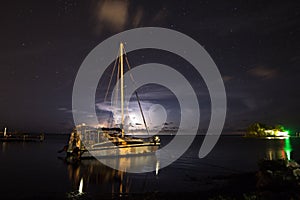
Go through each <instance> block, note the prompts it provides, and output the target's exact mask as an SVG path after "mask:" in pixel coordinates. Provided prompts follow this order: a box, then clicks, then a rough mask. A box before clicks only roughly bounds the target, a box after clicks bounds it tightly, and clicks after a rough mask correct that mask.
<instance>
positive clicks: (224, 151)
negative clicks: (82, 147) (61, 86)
mask: <svg viewBox="0 0 300 200" xmlns="http://www.w3.org/2000/svg"><path fill="white" fill-rule="evenodd" d="M161 139H162V144H165V143H167V141H169V140H170V139H171V137H169V136H162V137H161ZM202 140H203V137H202V136H198V137H197V138H196V139H195V141H194V143H193V145H192V146H191V147H190V149H189V150H188V151H187V152H186V153H185V154H184V155H183V156H182V157H181V158H180V159H179V160H177V161H176V162H174V163H173V164H171V165H170V166H168V167H166V168H164V169H161V170H159V171H158V173H157V172H150V173H142V174H132V173H125V172H120V171H117V170H113V169H111V168H109V167H106V166H104V165H103V164H101V163H100V162H99V161H97V160H84V161H81V162H80V163H79V164H77V165H71V164H67V163H66V162H65V161H64V159H63V158H60V156H61V157H63V154H61V155H60V154H58V153H57V151H58V150H59V149H61V148H62V147H63V146H64V145H65V144H66V142H67V137H66V136H48V137H46V140H45V141H44V142H42V143H39V142H28V143H22V142H18V143H9V142H6V143H0V198H1V199H65V198H66V196H67V195H68V194H69V193H70V192H72V191H76V190H78V187H79V183H80V180H81V179H83V191H84V192H85V193H86V195H87V196H88V197H89V198H91V199H114V198H116V197H126V196H128V195H130V194H142V193H147V194H151V193H169V194H170V193H172V194H176V193H189V192H195V191H205V190H208V189H211V188H213V187H215V183H214V184H212V183H210V182H207V178H209V177H216V176H227V175H231V174H239V173H244V172H249V171H255V170H257V161H258V160H259V159H263V158H267V159H277V158H285V159H287V158H291V159H295V160H298V159H300V138H290V139H285V140H267V139H249V138H248V139H247V138H243V137H240V136H221V138H220V140H219V142H218V143H217V145H216V146H215V148H214V149H213V151H212V152H211V153H210V154H209V155H208V156H207V157H205V158H203V159H199V158H198V157H197V155H198V151H199V148H200V145H201V142H202Z"/></svg>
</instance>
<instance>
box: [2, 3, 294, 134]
mask: <svg viewBox="0 0 300 200" xmlns="http://www.w3.org/2000/svg"><path fill="white" fill-rule="evenodd" d="M225 2H226V1H221V0H220V1H211V0H207V1H177V0H172V1H171V0H170V1H140V0H139V1H125V0H124V1H123V0H120V1H93V0H82V1H78V0H44V1H31V0H26V1H7V2H6V3H4V2H2V3H1V6H0V19H1V32H0V34H1V38H0V44H1V45H0V49H1V51H0V52H1V54H0V74H1V78H0V102H1V103H0V128H1V129H2V128H4V127H5V126H6V127H8V129H9V130H19V131H30V132H46V133H63V132H65V133H67V132H68V131H69V130H70V129H71V128H72V127H73V126H74V123H73V118H72V108H71V104H72V88H73V83H74V80H75V77H76V73H77V71H78V69H79V67H80V65H81V63H82V61H83V60H84V58H85V57H86V56H87V55H88V53H89V52H90V51H91V50H92V49H93V48H94V47H95V46H97V45H98V44H99V43H101V42H102V41H103V40H105V39H106V38H108V37H110V36H112V35H114V34H116V33H119V32H121V31H123V30H128V29H132V28H136V27H147V26H154V27H164V28H169V29H173V30H177V31H180V32H182V33H184V34H186V35H188V36H190V37H192V38H193V39H195V40H196V41H198V42H199V43H200V44H201V45H202V46H204V48H205V49H206V51H207V52H208V53H209V54H210V56H211V57H212V58H213V60H214V61H215V63H216V65H217V66H218V68H219V70H220V73H221V75H222V77H223V80H224V83H225V87H226V92H227V100H228V111H227V119H226V123H225V130H239V129H244V128H245V127H247V125H249V124H250V123H252V122H255V121H260V122H264V123H267V124H270V125H274V124H282V125H284V126H286V127H288V128H290V129H292V130H294V131H300V121H299V119H300V103H299V102H300V91H299V88H300V87H299V84H300V74H299V73H300V68H299V67H300V45H299V44H300V37H299V35H300V34H299V33H300V3H299V1H230V3H228V2H226V3H225ZM125 48H126V47H125ZM132 54H134V53H132ZM162 55H164V56H162ZM128 56H130V55H128ZM169 57H172V55H168V53H167V52H162V53H159V52H154V51H148V52H145V51H144V52H143V51H141V52H136V54H135V55H131V59H130V60H132V64H133V66H136V65H139V64H142V63H147V62H149V61H153V60H154V61H155V60H156V61H160V62H161V63H165V64H168V65H170V66H172V67H174V68H177V69H178V70H180V69H181V70H182V71H184V72H185V73H186V74H187V75H190V78H191V79H189V80H190V81H191V82H192V83H193V87H194V89H196V90H197V95H198V99H199V102H200V109H201V119H203V126H200V128H201V129H205V128H206V127H207V123H208V119H209V115H210V113H209V107H210V103H209V96H208V93H207V89H205V83H204V82H203V81H201V77H200V78H199V77H193V70H192V69H191V66H188V63H186V62H185V61H184V60H181V59H180V58H177V57H176V56H175V57H174V56H173V57H174V58H172V59H170V58H169ZM189 69H190V70H189ZM107 74H109V71H107ZM100 91H102V90H100ZM162 91H165V92H167V91H166V90H162V88H161V87H156V86H146V87H144V88H141V93H142V95H141V97H142V98H143V100H146V102H151V99H152V100H153V99H159V98H161V102H165V105H169V107H168V110H169V111H170V112H175V111H176V109H178V106H177V103H176V100H174V98H173V97H172V98H171V99H168V97H170V96H172V95H166V96H167V97H166V98H162V96H163V95H162V93H164V92H162ZM155 95H157V98H155V97H156V96H155ZM147 97H148V98H147ZM162 104H164V103H162ZM172 105H173V109H172ZM174 110H175V111H174ZM202 110H203V112H202ZM172 120H173V119H172ZM175 121H176V119H175ZM200 125H201V123H200Z"/></svg>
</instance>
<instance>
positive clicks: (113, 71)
mask: <svg viewBox="0 0 300 200" xmlns="http://www.w3.org/2000/svg"><path fill="white" fill-rule="evenodd" d="M119 51H120V50H119ZM118 54H119V52H118ZM117 61H118V55H117V56H116V59H115V63H114V67H113V70H112V72H111V75H110V79H109V83H108V86H107V90H106V93H105V97H104V102H105V101H106V98H107V95H108V91H109V88H110V85H111V81H112V77H113V75H114V73H115V69H116V64H117Z"/></svg>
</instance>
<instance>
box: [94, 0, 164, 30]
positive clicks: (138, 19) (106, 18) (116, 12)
mask: <svg viewBox="0 0 300 200" xmlns="http://www.w3.org/2000/svg"><path fill="white" fill-rule="evenodd" d="M91 7H93V10H92V24H93V26H94V27H93V28H94V32H95V34H97V35H100V34H102V33H104V32H107V31H110V32H120V31H124V30H126V29H130V28H137V27H141V26H158V25H160V24H161V23H162V22H164V21H165V20H164V19H165V17H166V16H167V14H166V12H167V11H166V9H165V8H159V9H158V10H157V12H155V13H151V12H148V11H147V9H146V8H145V6H142V5H136V4H130V1H127V0H114V1H112V0H102V1H93V2H92V5H91Z"/></svg>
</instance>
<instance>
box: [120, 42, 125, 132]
mask: <svg viewBox="0 0 300 200" xmlns="http://www.w3.org/2000/svg"><path fill="white" fill-rule="evenodd" d="M123 48H124V45H123V43H122V42H121V43H120V67H121V73H120V74H121V77H120V79H121V86H120V87H121V130H122V137H124V129H123V126H124V78H123V73H124V63H123Z"/></svg>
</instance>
